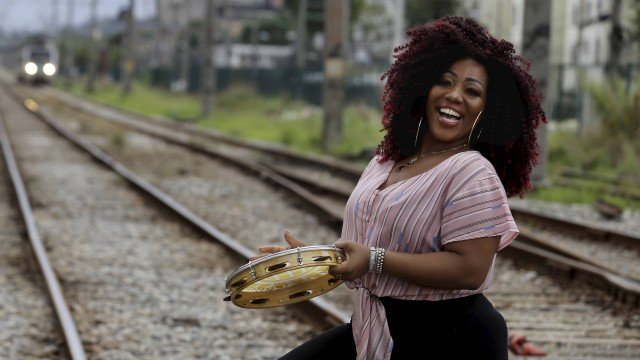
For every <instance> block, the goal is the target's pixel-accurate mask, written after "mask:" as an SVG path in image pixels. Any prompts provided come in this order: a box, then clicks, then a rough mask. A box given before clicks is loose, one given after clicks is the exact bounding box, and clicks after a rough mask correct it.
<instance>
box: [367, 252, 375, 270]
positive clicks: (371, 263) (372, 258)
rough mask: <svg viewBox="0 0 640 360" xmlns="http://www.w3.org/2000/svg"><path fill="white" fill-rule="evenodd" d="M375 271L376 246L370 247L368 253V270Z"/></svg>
mask: <svg viewBox="0 0 640 360" xmlns="http://www.w3.org/2000/svg"><path fill="white" fill-rule="evenodd" d="M375 271H376V248H374V247H372V248H371V253H370V254H369V272H375Z"/></svg>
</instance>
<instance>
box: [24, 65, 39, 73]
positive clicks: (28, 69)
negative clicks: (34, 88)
mask: <svg viewBox="0 0 640 360" xmlns="http://www.w3.org/2000/svg"><path fill="white" fill-rule="evenodd" d="M24 72H26V73H27V75H35V74H36V73H37V72H38V65H36V64H35V63H33V62H28V63H26V64H25V65H24Z"/></svg>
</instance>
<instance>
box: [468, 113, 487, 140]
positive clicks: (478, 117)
mask: <svg viewBox="0 0 640 360" xmlns="http://www.w3.org/2000/svg"><path fill="white" fill-rule="evenodd" d="M483 111H484V109H482V110H480V112H479V113H478V116H476V119H475V120H474V121H473V126H471V132H470V133H469V139H468V140H467V145H469V146H471V135H473V130H474V129H475V128H476V124H477V123H478V119H480V115H482V112H483ZM482 129H483V128H480V132H479V133H478V136H476V142H477V141H478V139H480V134H482Z"/></svg>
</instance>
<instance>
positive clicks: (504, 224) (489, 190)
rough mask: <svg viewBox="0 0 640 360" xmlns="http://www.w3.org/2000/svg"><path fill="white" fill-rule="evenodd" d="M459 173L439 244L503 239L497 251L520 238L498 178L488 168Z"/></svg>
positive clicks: (447, 203)
mask: <svg viewBox="0 0 640 360" xmlns="http://www.w3.org/2000/svg"><path fill="white" fill-rule="evenodd" d="M476 164H477V163H475V164H471V165H469V166H466V167H465V168H464V169H462V170H460V171H458V173H457V174H455V175H454V178H453V180H452V182H451V184H450V186H449V189H448V194H447V198H446V200H445V203H444V208H443V210H442V222H441V228H440V241H441V242H440V244H441V246H442V245H445V244H447V243H450V242H453V241H461V240H469V239H478V238H484V237H493V236H500V243H499V245H498V251H499V250H502V249H503V248H504V247H506V246H507V245H509V244H510V243H511V242H512V241H513V240H514V239H515V238H516V236H518V233H519V231H518V227H517V226H516V223H515V221H514V220H513V216H512V215H511V210H510V209H509V205H508V204H507V195H506V192H505V190H504V187H503V186H502V183H501V182H500V179H499V178H498V176H497V175H496V174H495V173H494V172H493V171H492V169H490V168H488V167H487V166H486V165H479V166H473V165H476Z"/></svg>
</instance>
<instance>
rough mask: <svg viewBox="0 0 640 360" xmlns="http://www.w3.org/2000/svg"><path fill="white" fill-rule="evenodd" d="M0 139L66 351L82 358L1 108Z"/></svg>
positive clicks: (77, 358)
mask: <svg viewBox="0 0 640 360" xmlns="http://www.w3.org/2000/svg"><path fill="white" fill-rule="evenodd" d="M0 143H1V146H2V153H3V155H4V160H5V164H6V167H7V170H8V172H9V176H10V178H11V183H12V184H13V188H14V191H15V194H16V198H17V200H18V204H19V206H20V213H21V214H22V219H23V221H24V224H25V227H26V229H27V236H28V237H29V242H30V244H31V248H32V249H33V253H34V255H35V257H36V260H37V262H38V267H39V268H40V272H41V273H42V276H43V277H44V280H45V284H46V286H47V291H48V293H49V297H50V298H51V302H52V303H53V307H54V309H55V312H56V316H57V318H58V321H59V323H60V326H61V328H62V332H63V336H64V339H65V343H66V345H67V349H68V350H69V354H70V356H71V358H72V359H74V360H84V359H86V358H87V356H86V354H85V351H84V348H83V346H82V341H81V340H80V335H79V334H78V330H77V327H76V325H75V322H74V320H73V317H72V316H71V311H70V310H69V306H68V305H67V302H66V300H65V298H64V294H63V292H62V287H61V286H60V282H59V281H58V278H57V277H56V275H55V272H54V270H53V268H52V266H51V263H50V261H49V258H48V256H47V251H46V250H45V247H44V245H43V243H42V238H41V237H40V232H39V231H38V227H37V224H36V221H35V218H34V216H33V211H32V209H31V203H30V202H29V197H28V195H27V190H26V187H25V186H24V182H23V180H22V176H21V175H20V170H19V169H18V165H17V161H16V159H15V156H14V154H13V150H12V146H11V142H10V140H9V135H8V133H7V130H6V128H5V125H4V112H3V110H1V109H0Z"/></svg>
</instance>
